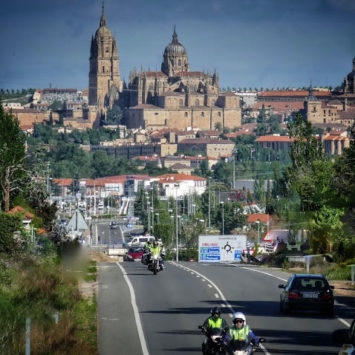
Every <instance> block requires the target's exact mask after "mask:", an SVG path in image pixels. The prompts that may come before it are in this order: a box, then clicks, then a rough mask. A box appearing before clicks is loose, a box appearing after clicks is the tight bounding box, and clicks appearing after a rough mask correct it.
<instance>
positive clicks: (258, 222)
mask: <svg viewBox="0 0 355 355" xmlns="http://www.w3.org/2000/svg"><path fill="white" fill-rule="evenodd" d="M256 223H257V224H258V244H260V221H259V220H257V221H256Z"/></svg>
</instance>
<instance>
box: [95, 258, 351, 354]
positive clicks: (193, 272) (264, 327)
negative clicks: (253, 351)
mask: <svg viewBox="0 0 355 355" xmlns="http://www.w3.org/2000/svg"><path fill="white" fill-rule="evenodd" d="M121 266H122V267H123V268H121V267H119V266H118V265H116V264H111V265H110V266H109V267H108V266H107V265H106V264H101V265H100V276H99V284H100V289H99V300H98V303H99V329H100V332H99V344H100V354H105V355H106V354H148V353H149V354H153V355H160V354H198V353H201V350H200V349H201V343H202V341H203V335H201V334H200V332H199V330H198V329H197V326H198V325H199V324H202V322H203V321H204V319H205V318H206V317H207V316H208V315H209V310H210V308H211V307H213V306H220V307H222V311H223V316H224V317H225V319H226V320H227V322H228V323H229V324H231V317H230V314H231V313H232V311H242V312H244V313H245V314H246V315H247V322H248V324H249V325H250V327H251V328H252V329H253V330H254V332H255V333H256V334H257V335H258V336H262V337H265V338H266V339H267V342H266V343H264V348H265V349H264V353H265V354H293V355H306V354H324V355H325V354H337V352H338V351H339V346H336V345H334V344H333V343H332V336H331V334H332V332H333V331H334V330H336V329H340V328H345V325H344V324H343V323H341V321H340V320H339V319H338V318H337V317H335V318H327V317H324V316H321V315H318V314H313V313H304V314H292V315H287V316H284V315H281V314H280V311H279V295H280V289H279V288H278V285H279V284H280V283H285V282H284V281H283V280H286V279H287V278H288V274H286V273H283V272H280V271H277V270H269V269H265V268H257V267H242V266H239V265H237V266H233V265H227V264H203V263H178V264H175V263H168V264H167V269H166V270H164V271H163V272H161V273H159V274H158V275H157V276H154V275H152V273H151V272H148V270H146V267H145V266H144V265H142V264H141V263H139V262H131V263H129V262H126V263H123V264H121ZM108 274H109V275H110V276H109V277H108V276H107V275H108ZM124 277H125V278H126V279H125V280H124V279H123V278H124ZM127 279H128V280H129V282H130V283H131V285H132V287H133V289H134V294H135V297H136V300H135V303H136V306H137V309H138V312H139V316H138V317H139V320H138V321H137V320H136V325H137V324H141V326H142V331H143V334H144V337H143V340H144V341H145V342H146V346H147V349H148V352H143V351H142V350H141V347H140V337H139V336H137V330H136V328H134V324H133V325H132V324H131V322H133V320H134V319H136V318H137V316H135V315H134V311H133V307H132V303H131V302H132V301H131V292H130V291H129V288H128V285H127ZM107 299H109V300H111V301H107ZM115 299H117V302H119V306H116V305H115ZM110 309H111V311H110ZM113 309H116V311H117V312H118V313H117V314H116V313H115V315H113V316H112V317H111V319H118V320H112V321H111V323H112V325H111V328H110V329H109V330H105V329H107V323H108V321H107V319H105V318H107V314H111V313H112V310H113ZM120 312H121V313H120ZM122 312H123V313H122ZM335 312H336V315H338V316H340V317H341V318H342V319H343V322H348V323H349V324H350V323H351V317H352V316H353V315H354V309H352V310H350V309H348V308H346V307H345V306H343V305H337V306H336V311H335ZM122 320H127V322H129V326H127V327H126V326H125V325H124V324H125V322H124V321H122ZM105 327H106V328H105ZM107 332H109V333H107ZM108 334H110V336H108ZM114 334H125V337H124V339H125V342H122V343H120V344H116V345H115V346H114V345H112V344H110V342H108V341H107V337H109V338H114V337H115V335H114ZM105 339H106V340H105ZM127 343H128V344H129V346H132V343H133V344H135V346H137V348H135V350H134V351H132V349H129V348H128V347H127V346H128V345H125V344H127ZM118 346H119V348H118Z"/></svg>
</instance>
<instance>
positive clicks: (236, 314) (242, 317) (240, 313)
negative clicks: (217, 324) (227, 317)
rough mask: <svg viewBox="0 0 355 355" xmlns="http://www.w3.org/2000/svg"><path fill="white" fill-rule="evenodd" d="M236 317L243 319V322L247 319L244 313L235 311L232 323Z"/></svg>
mask: <svg viewBox="0 0 355 355" xmlns="http://www.w3.org/2000/svg"><path fill="white" fill-rule="evenodd" d="M237 319H241V320H243V321H244V323H245V322H246V321H247V319H246V317H245V315H244V313H242V312H236V313H234V315H233V323H234V322H235V321H236V320H237Z"/></svg>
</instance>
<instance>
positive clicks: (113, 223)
mask: <svg viewBox="0 0 355 355" xmlns="http://www.w3.org/2000/svg"><path fill="white" fill-rule="evenodd" d="M110 228H111V229H117V228H118V223H117V222H115V221H112V222H110Z"/></svg>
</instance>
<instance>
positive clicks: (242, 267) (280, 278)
mask: <svg viewBox="0 0 355 355" xmlns="http://www.w3.org/2000/svg"><path fill="white" fill-rule="evenodd" d="M232 266H234V267H237V268H240V269H246V270H250V271H254V272H259V273H260V274H265V275H267V276H270V277H274V278H275V279H278V280H281V281H284V282H287V280H286V279H283V278H282V277H278V276H275V275H273V274H270V273H269V272H265V271H260V270H256V269H253V268H249V267H245V266H237V265H233V264H232Z"/></svg>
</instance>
